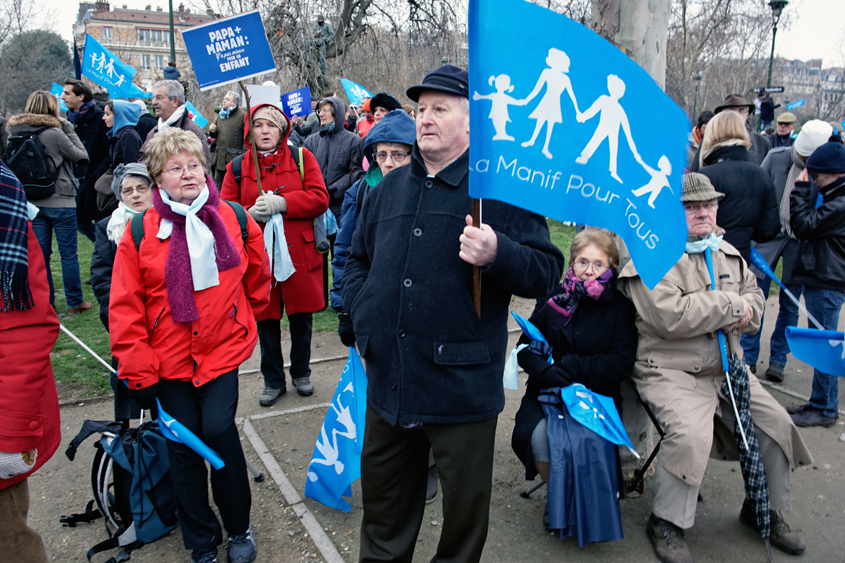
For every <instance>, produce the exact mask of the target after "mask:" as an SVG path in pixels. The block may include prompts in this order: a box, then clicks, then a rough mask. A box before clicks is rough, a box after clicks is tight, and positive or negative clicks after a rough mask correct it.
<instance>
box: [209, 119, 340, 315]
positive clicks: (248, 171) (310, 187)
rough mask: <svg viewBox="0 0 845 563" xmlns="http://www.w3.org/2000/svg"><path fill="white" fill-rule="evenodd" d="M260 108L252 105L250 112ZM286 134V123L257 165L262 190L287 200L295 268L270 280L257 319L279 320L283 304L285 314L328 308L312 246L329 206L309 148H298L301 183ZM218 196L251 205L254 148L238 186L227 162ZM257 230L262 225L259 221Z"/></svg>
mask: <svg viewBox="0 0 845 563" xmlns="http://www.w3.org/2000/svg"><path fill="white" fill-rule="evenodd" d="M260 107H261V106H257V107H254V108H252V113H253V115H255V111H256V110H257V109H258V108H260ZM285 118H287V116H285ZM244 119H246V116H244ZM288 124H290V120H288ZM244 131H245V134H244V144H246V145H249V144H250V143H249V122H247V123H246V125H245V126H244ZM289 132H290V126H288V128H287V132H286V133H285V136H284V138H283V139H282V142H281V145H280V146H279V152H277V153H276V154H272V155H269V156H260V155H259V159H258V165H259V168H260V170H261V189H262V190H264V191H265V192H273V193H275V194H276V195H280V196H284V198H285V202H286V203H287V211H286V212H285V213H283V214H282V215H283V217H284V222H285V239H286V241H287V244H288V250H289V251H290V258H291V260H292V261H293V266H294V268H296V272H294V273H293V275H292V276H291V277H289V278H288V279H287V280H285V281H284V282H282V283H276V282H275V281H274V280H271V281H272V282H273V288H272V290H271V291H270V306H269V307H268V308H267V310H266V311H265V313H264V315H262V316H259V317H257V318H258V320H265V319H281V318H282V302H284V307H285V309H286V310H287V312H288V314H294V313H314V312H317V311H322V310H323V309H324V308H325V306H326V301H325V296H324V295H323V257H322V256H321V255H320V253H319V252H318V251H317V248H316V246H315V245H314V221H313V219H314V218H315V217H320V216H321V215H322V214H323V213H325V212H326V209H328V208H329V192H328V191H327V190H326V184H325V183H324V182H323V175H322V174H320V167H319V165H318V164H317V159H316V158H314V155H313V154H311V151H309V150H308V149H302V158H303V163H304V165H305V182H303V181H302V177H301V176H300V175H299V168H297V166H296V164H295V163H294V161H293V157H292V156H291V153H290V151H291V147H290V146H288V144H287V137H288V134H289ZM293 150H297V149H293ZM220 197H221V199H227V200H229V201H237V202H238V203H240V204H241V205H243V206H244V207H245V208H247V209H248V208H250V207H252V206H253V205H255V200H257V199H258V182H256V179H255V165H254V161H253V156H252V149H250V150H248V151H247V152H246V153H244V158H243V165H242V169H241V184H240V185H238V183H237V182H236V181H235V176H234V175H233V174H232V165H231V164H229V165H227V166H226V176H225V177H224V179H223V187H222V188H221V190H220ZM261 228H262V229H263V228H264V225H263V224H262V225H261Z"/></svg>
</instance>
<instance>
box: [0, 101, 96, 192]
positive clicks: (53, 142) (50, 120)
mask: <svg viewBox="0 0 845 563" xmlns="http://www.w3.org/2000/svg"><path fill="white" fill-rule="evenodd" d="M7 127H8V130H9V136H12V135H23V134H26V133H35V132H36V131H38V130H39V129H41V128H42V127H47V129H45V130H44V131H43V132H42V133H41V134H40V135H38V139H39V140H40V141H41V145H42V146H43V147H44V150H45V151H47V156H48V157H49V158H50V162H49V163H48V165H47V166H48V168H50V169H51V170H54V169H55V168H54V167H56V168H58V170H59V175H58V176H57V177H56V192H55V193H54V194H53V195H51V196H50V197H48V198H45V199H39V200H38V201H33V202H32V203H33V204H34V205H36V206H38V207H61V208H75V207H76V179H75V178H74V176H73V166H74V165H79V166H87V165H88V153H87V152H86V151H85V147H84V146H82V141H80V140H79V137H77V136H76V133H75V132H74V130H73V124H72V123H71V122H70V121H67V120H65V119H62V120H61V121H60V120H59V119H57V118H55V117H53V116H52V115H43V114H37V113H21V114H19V115H14V116H12V117H11V118H10V119H9V123H8V126H7Z"/></svg>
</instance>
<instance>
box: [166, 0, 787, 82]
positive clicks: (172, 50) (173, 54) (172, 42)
mask: <svg viewBox="0 0 845 563" xmlns="http://www.w3.org/2000/svg"><path fill="white" fill-rule="evenodd" d="M168 4H169V5H170V60H171V61H173V62H176V37H175V33H174V32H173V0H168ZM771 74H772V72H771V67H770V68H769V76H770V78H769V80H770V81H771Z"/></svg>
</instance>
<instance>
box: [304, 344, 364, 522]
mask: <svg viewBox="0 0 845 563" xmlns="http://www.w3.org/2000/svg"><path fill="white" fill-rule="evenodd" d="M366 412H367V374H366V373H364V365H363V364H362V363H361V357H360V356H359V355H358V352H357V351H356V350H355V348H350V349H349V359H347V360H346V365H345V366H343V374H342V375H341V376H340V381H339V382H338V384H337V389H335V392H334V397H333V398H332V402H331V406H330V407H329V410H328V412H327V413H326V419H325V420H324V421H323V427H322V428H321V429H320V436H319V437H318V438H317V445H316V446H315V447H314V454H313V455H312V456H311V463H310V464H308V478H307V479H306V481H305V496H306V497H308V498H312V499H314V500H316V501H318V502H321V503H323V504H325V505H326V506H331V507H332V508H337V509H338V510H343V511H345V512H349V510H350V509H351V508H352V506H351V505H350V504H349V503H348V502H346V501H345V500H343V497H351V496H352V483H354V482H355V481H356V480H358V478H359V477H361V449H362V448H363V445H364V417H365V415H366Z"/></svg>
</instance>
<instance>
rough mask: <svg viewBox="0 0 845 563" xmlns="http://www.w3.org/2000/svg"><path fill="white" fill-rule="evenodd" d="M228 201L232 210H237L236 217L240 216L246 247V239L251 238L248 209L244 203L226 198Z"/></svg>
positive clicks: (239, 223) (242, 236) (239, 222)
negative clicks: (247, 220)
mask: <svg viewBox="0 0 845 563" xmlns="http://www.w3.org/2000/svg"><path fill="white" fill-rule="evenodd" d="M223 201H225V202H226V203H228V204H229V207H231V208H232V211H234V212H235V217H237V218H238V225H240V227H241V238H242V239H243V241H244V247H246V241H247V239H249V226H248V225H247V222H246V211H245V210H244V207H243V205H241V204H240V203H238V202H236V201H229V200H227V199H224V200H223Z"/></svg>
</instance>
